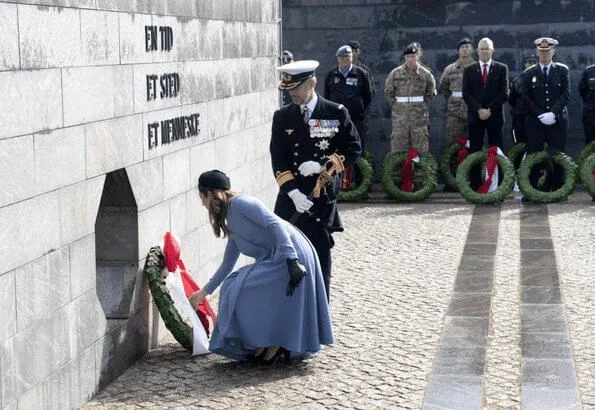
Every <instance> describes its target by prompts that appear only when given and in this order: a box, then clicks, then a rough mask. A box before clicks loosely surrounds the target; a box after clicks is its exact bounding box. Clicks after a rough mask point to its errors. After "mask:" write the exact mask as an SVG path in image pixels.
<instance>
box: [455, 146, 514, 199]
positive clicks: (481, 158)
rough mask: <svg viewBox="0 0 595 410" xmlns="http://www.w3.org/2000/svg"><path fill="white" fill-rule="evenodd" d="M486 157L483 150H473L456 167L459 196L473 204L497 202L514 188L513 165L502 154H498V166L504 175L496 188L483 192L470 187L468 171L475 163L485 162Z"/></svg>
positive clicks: (486, 154) (485, 152)
mask: <svg viewBox="0 0 595 410" xmlns="http://www.w3.org/2000/svg"><path fill="white" fill-rule="evenodd" d="M487 157H488V153H487V151H485V150H484V151H478V152H474V153H473V154H469V156H467V158H465V160H464V161H463V162H461V163H460V164H459V168H458V169H457V185H458V187H459V191H460V192H461V196H462V197H463V198H464V199H466V200H467V201H469V202H471V203H474V204H499V203H501V202H503V201H504V199H506V196H507V195H508V194H509V193H510V192H511V191H512V189H513V188H514V182H515V175H514V165H512V162H510V160H509V159H508V158H507V157H505V156H502V155H498V167H499V168H500V169H501V170H502V173H503V174H504V177H503V178H502V183H501V184H500V185H499V186H498V188H497V189H495V190H494V191H491V192H487V193H485V194H481V193H479V192H476V191H474V190H473V189H472V188H471V185H469V171H470V170H471V168H473V167H474V166H475V165H477V164H480V163H485V161H486V159H487ZM494 172H496V171H494Z"/></svg>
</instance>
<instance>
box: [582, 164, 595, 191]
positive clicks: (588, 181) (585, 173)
mask: <svg viewBox="0 0 595 410" xmlns="http://www.w3.org/2000/svg"><path fill="white" fill-rule="evenodd" d="M593 172H595V153H593V154H591V155H589V156H588V157H587V158H586V159H584V160H583V166H582V167H581V169H580V176H581V182H582V183H583V186H584V187H585V191H587V192H588V193H589V195H591V198H595V178H593Z"/></svg>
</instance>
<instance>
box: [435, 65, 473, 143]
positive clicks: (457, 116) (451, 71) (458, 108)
mask: <svg viewBox="0 0 595 410" xmlns="http://www.w3.org/2000/svg"><path fill="white" fill-rule="evenodd" d="M471 63H474V61H471ZM465 67H466V66H464V65H463V64H462V62H461V60H457V61H455V62H454V63H452V64H449V65H447V66H446V68H445V69H444V72H443V73H442V77H441V78H440V88H439V92H440V94H442V95H443V96H444V98H445V99H446V107H447V108H446V143H447V144H450V143H452V142H454V141H455V140H456V139H457V138H469V126H468V124H467V104H465V101H464V100H463V91H462V90H463V69H464V68H465Z"/></svg>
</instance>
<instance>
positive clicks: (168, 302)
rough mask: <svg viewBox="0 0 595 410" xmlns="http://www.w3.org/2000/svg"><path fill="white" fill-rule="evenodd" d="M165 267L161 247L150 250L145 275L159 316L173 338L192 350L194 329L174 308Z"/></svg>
mask: <svg viewBox="0 0 595 410" xmlns="http://www.w3.org/2000/svg"><path fill="white" fill-rule="evenodd" d="M164 266H165V261H164V259H163V253H162V252H161V248H160V247H159V246H154V247H152V248H151V249H149V253H148V255H147V259H146V261H145V267H144V273H145V274H146V275H147V278H148V281H149V289H150V290H151V295H152V296H153V300H154V301H155V304H156V305H157V309H158V310H159V315H161V319H163V323H165V327H167V329H168V330H169V331H170V332H171V334H172V335H173V337H174V338H175V339H176V340H177V341H178V342H179V343H180V344H181V345H182V346H184V348H186V349H188V350H192V341H193V335H192V327H191V326H190V325H188V324H187V323H186V322H184V320H183V319H182V317H181V316H180V313H179V312H178V310H177V309H176V308H175V306H174V302H173V300H172V298H171V296H170V294H169V291H168V290H167V287H166V286H165V283H164V282H163V279H162V278H161V270H162V269H163V267H164Z"/></svg>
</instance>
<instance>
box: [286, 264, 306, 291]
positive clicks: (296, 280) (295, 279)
mask: <svg viewBox="0 0 595 410" xmlns="http://www.w3.org/2000/svg"><path fill="white" fill-rule="evenodd" d="M287 269H288V271H289V283H288V284H287V289H286V290H285V295H286V296H292V295H293V291H294V290H295V288H297V287H298V286H299V284H300V282H301V281H302V278H303V277H304V276H306V275H307V274H308V272H307V271H306V268H305V267H304V265H302V264H301V263H299V262H298V260H297V259H287Z"/></svg>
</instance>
